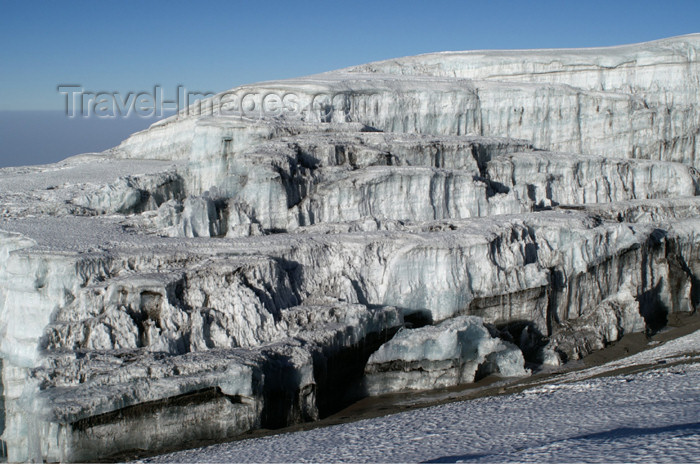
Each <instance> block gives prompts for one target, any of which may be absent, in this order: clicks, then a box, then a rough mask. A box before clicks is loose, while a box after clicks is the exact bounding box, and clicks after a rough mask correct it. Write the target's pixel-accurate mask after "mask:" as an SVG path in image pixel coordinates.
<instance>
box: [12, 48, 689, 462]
mask: <svg viewBox="0 0 700 464" xmlns="http://www.w3.org/2000/svg"><path fill="white" fill-rule="evenodd" d="M698 49H700V36H698V35H690V36H684V37H678V38H673V39H667V40H661V41H657V42H651V43H646V44H639V45H631V46H624V47H612V48H605V49H588V50H546V51H526V52H521V51H518V52H497V51H490V52H449V53H440V54H431V55H422V56H417V57H408V58H402V59H397V60H390V61H386V62H380V63H372V64H368V65H364V66H358V67H355V68H349V69H344V70H340V71H334V72H329V73H325V74H321V75H316V76H310V77H306V78H299V79H293V80H286V81H275V82H265V83H261V84H255V85H248V86H243V87H239V88H236V89H233V90H231V91H228V92H226V93H223V94H220V95H217V96H215V97H212V98H210V99H209V100H206V101H204V102H203V103H198V104H197V107H192V108H189V109H188V110H187V111H186V112H183V113H182V114H179V115H177V116H174V117H172V118H169V119H166V120H164V121H162V122H159V123H156V124H154V125H153V126H151V128H149V129H148V130H146V131H143V132H139V133H136V134H134V135H132V136H131V137H129V138H128V139H127V140H125V141H124V142H123V143H122V144H121V145H119V146H118V147H115V148H114V149H112V150H109V151H108V152H105V153H102V154H88V155H81V156H77V157H73V158H70V159H68V160H65V161H63V162H61V163H57V164H54V165H47V166H34V167H24V168H7V169H3V170H0V215H1V216H2V222H0V357H1V358H2V371H1V372H2V376H1V382H0V384H1V385H2V391H1V393H2V402H0V405H1V406H2V413H3V420H2V421H0V426H1V430H2V443H1V444H2V450H3V453H5V455H6V457H7V458H8V459H9V460H11V461H21V460H27V459H45V460H60V461H71V460H73V461H76V460H77V461H80V460H91V459H95V458H98V457H105V456H110V455H118V454H119V453H123V452H128V451H130V450H137V449H138V450H148V451H157V450H162V449H169V448H172V447H176V446H186V445H187V444H188V443H197V442H199V441H201V440H224V439H227V438H230V437H232V436H235V435H237V434H240V433H243V432H245V431H248V430H251V429H255V428H260V427H265V428H274V427H280V426H284V425H288V424H292V423H297V422H301V421H310V420H315V419H317V418H319V417H322V416H325V415H327V414H329V413H332V412H334V411H337V410H338V408H340V407H341V406H342V405H345V404H347V403H348V402H349V401H352V400H353V399H354V398H356V397H358V396H360V395H363V394H368V393H369V394H378V393H382V392H389V391H403V390H407V389H416V388H421V389H429V388H437V387H442V386H448V385H456V384H459V383H463V382H471V381H473V380H474V379H475V378H476V377H479V376H482V375H487V374H490V373H499V374H500V375H503V376H512V375H526V374H527V372H528V369H530V368H535V369H536V368H537V366H538V365H539V364H542V363H545V364H558V363H562V362H566V361H568V360H571V359H577V358H580V357H582V356H585V355H586V354H588V353H590V352H591V351H592V350H595V349H598V348H602V347H604V346H605V345H606V344H608V343H610V342H613V341H616V340H618V339H619V338H620V337H621V336H622V335H623V334H625V333H629V332H639V331H655V330H658V329H660V328H661V327H663V326H664V324H665V323H666V318H667V316H668V314H669V313H674V312H691V311H695V310H696V309H697V306H698V304H699V303H700V281H699V280H698V279H700V219H699V218H698V212H700V196H698V194H699V193H700V186H699V182H700V176H699V175H698V172H697V170H696V169H697V168H699V167H700V158H698V156H700V155H698V153H700V146H699V145H698V144H699V143H700V142H699V141H698V140H700V139H699V137H698V135H699V132H700V81H699V78H698V76H700V64H699V61H698V53H697V52H698ZM526 363H527V364H528V366H526V365H525V364H526Z"/></svg>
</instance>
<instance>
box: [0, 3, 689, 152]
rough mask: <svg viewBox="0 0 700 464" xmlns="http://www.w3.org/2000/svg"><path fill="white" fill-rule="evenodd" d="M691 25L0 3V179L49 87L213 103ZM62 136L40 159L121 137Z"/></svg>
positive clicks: (276, 6)
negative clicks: (204, 96) (451, 58)
mask: <svg viewBox="0 0 700 464" xmlns="http://www.w3.org/2000/svg"><path fill="white" fill-rule="evenodd" d="M699 18H700V1H698V0H689V1H680V0H679V1H673V0H668V1H664V2H662V1H644V0H636V1H630V0H623V1H614V0H607V1H598V0H595V1H563V0H560V1H534V2H529V1H503V0H500V1H499V0H490V1H486V0H480V1H441V0H429V1H421V2H413V1H406V0H405V1H395V2H389V1H387V2H382V1H379V0H375V1H346V2H330V1H326V2H321V1H300V2H294V1H268V0H258V1H255V2H253V1H250V2H243V1H240V2H236V1H198V2H196V3H195V2H181V1H172V0H171V1H118V2H117V1H114V2H102V1H74V2H49V1H46V2H39V1H31V0H19V1H14V0H0V125H1V126H0V166H2V165H12V164H24V163H21V162H20V161H22V160H23V159H21V157H22V156H27V157H29V158H27V160H29V159H31V160H33V158H31V157H32V156H34V155H35V154H36V153H37V152H36V150H35V151H32V150H33V148H32V145H31V144H32V143H34V142H37V140H34V141H32V140H26V139H24V137H25V132H26V133H32V132H31V127H29V126H31V125H32V124H34V122H32V121H35V122H36V121H37V120H36V118H34V119H33V118H32V117H28V114H25V115H24V116H23V117H24V118H25V119H26V121H25V122H26V124H27V125H28V126H27V127H25V128H24V132H23V131H22V130H19V131H18V130H17V125H18V124H22V123H21V121H19V119H21V117H19V119H17V118H15V116H16V115H15V113H14V112H16V111H18V110H22V111H25V112H26V111H27V110H33V111H37V110H41V111H45V110H53V111H59V110H62V109H63V107H64V99H65V97H64V96H63V95H61V94H59V93H58V92H57V90H56V87H57V85H59V84H79V85H81V86H82V87H83V88H85V89H88V90H93V91H110V92H120V93H122V94H124V93H127V92H129V91H135V92H137V91H142V90H148V89H152V88H153V86H154V85H156V84H158V85H160V86H161V87H162V88H163V89H164V92H165V93H166V95H169V94H173V95H174V93H175V91H176V87H177V85H184V86H185V87H187V88H188V89H191V90H199V91H221V90H225V89H228V88H231V87H234V86H236V85H240V84H244V83H250V82H255V81H260V80H268V79H279V78H287V77H294V76H300V75H305V74H313V73H317V72H322V71H328V70H331V69H336V68H341V67H345V66H350V65H354V64H360V63H365V62H369V61H375V60H380V59H386V58H392V57H398V56H405V55H414V54H419V53H425V52H431V51H441V50H467V49H485V48H489V49H497V48H559V47H592V46H605V45H619V44H624V43H633V42H642V41H648V40H654V39H659V38H663V37H670V36H675V35H681V34H687V33H692V32H700V19H699ZM37 114H38V113H37ZM39 116H41V115H39ZM39 116H36V117H39ZM44 116H46V115H45V114H44V115H43V116H42V117H44ZM54 117H55V116H54ZM39 119H41V118H39ZM44 119H45V118H44ZM49 119H50V118H49ZM8 121H14V122H15V123H14V126H12V127H13V130H10V129H9V128H10V126H11V125H9V124H8V123H7V122H8ZM150 122H152V121H150ZM141 123H142V125H146V122H143V121H141ZM43 124H52V123H49V122H46V121H45V122H43ZM81 124H82V125H81ZM137 125H138V124H137ZM78 126H80V128H78ZM66 127H68V126H66ZM71 127H73V129H66V130H64V131H62V134H63V135H62V136H60V137H58V138H57V139H54V140H52V143H51V144H49V145H52V147H53V152H52V153H46V154H45V155H42V156H45V157H47V158H46V160H53V159H60V158H63V157H65V156H66V155H69V154H73V153H70V151H72V150H78V149H79V150H102V149H104V148H106V147H108V146H111V145H114V144H115V143H116V142H118V140H120V139H121V138H124V137H125V136H126V135H127V134H128V133H129V132H126V131H127V130H128V131H133V130H134V127H135V126H134V122H133V121H132V122H129V123H128V124H127V123H126V122H125V121H113V122H112V126H109V127H108V126H107V125H105V126H104V127H103V128H102V129H100V130H101V131H103V133H104V135H105V136H104V138H103V140H102V144H100V143H99V141H100V137H99V136H95V134H91V135H92V136H91V137H87V138H88V139H90V143H89V144H87V142H86V144H85V146H83V145H80V147H77V146H76V143H75V140H73V143H72V145H71V143H68V142H70V140H69V139H70V138H73V139H75V138H76V137H80V136H81V135H82V134H84V132H81V131H85V130H90V131H94V130H95V129H94V127H93V126H90V127H89V128H88V125H85V124H84V123H73V126H71ZM42 130H43V129H41V130H40V131H39V132H41V131H42ZM49 132H50V131H49ZM41 133H43V132H41ZM19 134H22V139H20V140H17V139H18V137H19ZM59 135H60V134H59ZM52 137H54V136H52ZM35 138H36V137H35ZM23 142H24V143H23ZM45 142H46V140H45ZM44 145H46V143H45V144H44ZM90 147H92V148H90ZM49 148H50V149H51V147H49ZM22 154H24V155H22ZM18 157H20V158H18ZM42 159H43V158H42Z"/></svg>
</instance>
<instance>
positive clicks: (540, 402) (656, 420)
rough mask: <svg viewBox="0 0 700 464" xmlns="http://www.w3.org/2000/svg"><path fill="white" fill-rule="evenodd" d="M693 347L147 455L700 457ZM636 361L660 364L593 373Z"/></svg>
mask: <svg viewBox="0 0 700 464" xmlns="http://www.w3.org/2000/svg"><path fill="white" fill-rule="evenodd" d="M699 348H700V331H698V332H695V333H693V334H690V335H687V336H685V337H681V338H679V339H676V340H673V341H670V342H667V343H665V344H663V345H661V346H659V347H656V348H654V349H651V350H648V351H645V352H642V353H639V354H637V355H634V356H631V357H629V358H626V359H623V360H619V361H613V362H610V363H608V364H605V365H603V366H598V367H594V368H589V369H585V370H582V371H577V372H574V373H569V374H565V375H563V376H561V377H559V378H557V379H556V380H555V381H554V382H553V383H548V384H543V385H537V386H533V387H531V388H528V389H526V390H524V391H522V392H521V393H517V394H511V395H505V396H495V397H487V398H481V399H476V400H472V401H464V402H458V403H450V404H444V405H441V406H435V407H430V408H425V409H418V410H413V411H409V412H405V413H400V414H395V415H391V416H386V417H380V418H376V419H369V420H363V421H359V422H354V423H347V424H342V425H336V426H331V427H326V428H319V429H315V430H310V431H305V432H297V433H289V434H283V435H276V436H270V437H265V438H259V439H251V440H244V441H237V442H232V443H228V444H221V445H215V446H210V447H206V448H200V449H194V450H189V451H184V452H179V453H173V454H168V455H163V456H158V457H156V458H152V459H148V460H146V461H148V462H455V461H465V462H631V461H642V462H673V463H679V462H699V461H700V364H699V363H698V361H700V357H698V356H697V355H693V354H692V353H693V352H695V353H697V352H698V350H699ZM689 353H691V354H689ZM679 361H681V362H679ZM641 364H656V365H658V366H660V367H658V368H654V369H651V370H646V371H643V372H637V373H633V374H626V375H615V376H609V377H595V378H594V376H598V375H601V374H604V373H606V372H607V373H610V372H612V371H615V370H617V369H620V368H625V367H631V366H635V365H637V366H638V365H641Z"/></svg>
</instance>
